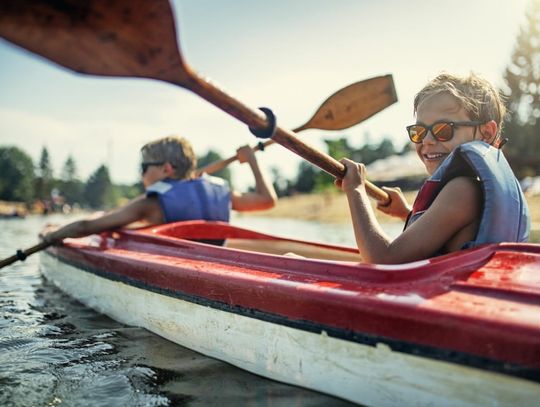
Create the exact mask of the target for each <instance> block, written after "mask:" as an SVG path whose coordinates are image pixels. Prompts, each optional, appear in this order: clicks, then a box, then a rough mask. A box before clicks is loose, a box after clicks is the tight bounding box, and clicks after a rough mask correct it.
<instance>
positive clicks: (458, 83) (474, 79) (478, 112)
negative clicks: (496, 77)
mask: <svg viewBox="0 0 540 407" xmlns="http://www.w3.org/2000/svg"><path fill="white" fill-rule="evenodd" d="M439 93H447V94H449V95H451V96H453V97H454V98H455V99H456V102H457V103H458V104H459V105H460V106H461V107H462V108H464V109H465V111H466V112H467V113H468V115H469V117H470V119H471V120H477V121H481V122H483V123H486V122H488V121H490V120H494V121H495V122H496V123H497V136H496V139H498V138H500V136H501V134H502V129H503V125H504V117H505V115H506V107H505V105H504V99H503V96H502V95H501V94H500V92H499V91H497V90H496V89H495V87H494V86H493V85H492V84H491V83H490V82H489V81H487V80H485V79H484V78H481V77H480V76H478V75H476V74H474V73H470V74H469V75H467V76H457V75H452V74H449V73H441V74H440V75H438V76H437V77H435V78H433V79H432V80H430V81H429V82H428V83H427V84H426V85H425V86H424V88H423V89H422V90H421V91H420V92H418V93H417V94H416V96H415V97H414V113H415V114H416V113H417V112H418V106H419V105H420V103H421V102H422V101H423V100H424V99H426V98H427V97H429V96H433V95H436V94H439Z"/></svg>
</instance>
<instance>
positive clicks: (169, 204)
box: [42, 136, 277, 243]
mask: <svg viewBox="0 0 540 407" xmlns="http://www.w3.org/2000/svg"><path fill="white" fill-rule="evenodd" d="M141 155H142V163H141V176H142V181H143V184H144V187H145V189H146V192H145V194H144V195H142V196H140V197H138V198H135V199H133V200H132V201H130V202H129V203H127V204H126V205H124V206H122V207H120V208H117V209H115V210H113V211H111V212H109V213H106V214H105V215H103V216H100V217H97V218H94V219H87V220H82V221H77V222H73V223H70V224H68V225H66V226H64V227H61V228H59V229H58V228H56V227H51V228H49V229H47V230H45V231H43V232H42V239H43V240H45V241H47V242H51V243H54V242H58V241H60V240H62V239H64V238H67V237H82V236H87V235H90V234H93V233H100V232H103V231H106V230H112V229H117V228H121V227H124V226H126V225H129V224H131V223H133V222H143V223H145V224H146V225H157V224H162V223H169V222H175V221H182V220H196V219H203V220H211V221H223V222H228V221H229V215H230V211H231V209H234V210H237V211H256V210H264V209H269V208H271V207H273V206H274V205H275V203H276V201H277V197H276V192H275V190H274V187H273V185H272V184H271V183H270V182H269V181H268V180H267V178H266V177H265V175H264V174H263V173H262V172H261V170H260V168H259V165H258V162H257V159H256V157H255V154H254V152H253V151H252V149H251V148H250V147H249V146H244V147H241V148H239V149H238V150H237V157H238V160H239V161H240V162H241V163H244V162H247V163H249V166H250V168H251V171H252V173H253V176H254V178H255V191H254V192H246V193H240V192H238V191H234V190H232V191H231V190H230V189H229V186H228V185H227V183H226V182H225V181H224V180H222V179H221V178H216V177H211V176H208V175H206V174H203V176H201V177H194V170H195V167H196V165H197V159H196V157H195V154H194V152H193V149H192V147H191V144H190V143H189V142H188V141H187V140H186V139H185V138H183V137H178V136H172V137H165V138H162V139H159V140H156V141H154V142H151V143H148V144H146V145H144V146H143V147H142V148H141Z"/></svg>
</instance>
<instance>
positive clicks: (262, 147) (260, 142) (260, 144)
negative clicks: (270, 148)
mask: <svg viewBox="0 0 540 407" xmlns="http://www.w3.org/2000/svg"><path fill="white" fill-rule="evenodd" d="M257 147H259V151H264V148H265V147H264V143H263V142H262V141H259V142H258V143H257Z"/></svg>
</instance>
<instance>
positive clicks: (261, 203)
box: [232, 146, 277, 211]
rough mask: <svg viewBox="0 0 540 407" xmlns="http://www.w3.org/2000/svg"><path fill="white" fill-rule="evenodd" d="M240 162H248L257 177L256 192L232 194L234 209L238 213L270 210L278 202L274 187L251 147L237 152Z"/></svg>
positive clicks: (235, 192)
mask: <svg viewBox="0 0 540 407" xmlns="http://www.w3.org/2000/svg"><path fill="white" fill-rule="evenodd" d="M237 156H238V161H240V162H241V163H244V162H248V163H249V166H250V167H251V171H252V172H253V176H254V177H255V192H246V193H240V192H237V191H233V192H232V208H233V209H234V210H237V211H257V210H264V209H270V208H272V207H274V206H275V204H276V202H277V195H276V191H275V190H274V186H273V185H272V183H271V182H270V181H268V179H267V178H266V176H265V174H263V172H262V171H261V169H260V168H259V163H258V162H257V157H256V156H255V153H254V152H253V150H252V149H251V147H249V146H244V147H241V148H239V149H238V151H237Z"/></svg>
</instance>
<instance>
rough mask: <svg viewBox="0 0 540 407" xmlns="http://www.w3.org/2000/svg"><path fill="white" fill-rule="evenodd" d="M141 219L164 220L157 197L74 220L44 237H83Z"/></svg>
mask: <svg viewBox="0 0 540 407" xmlns="http://www.w3.org/2000/svg"><path fill="white" fill-rule="evenodd" d="M139 220H147V221H148V222H149V223H151V224H158V223H162V222H163V216H162V215H161V207H160V205H159V201H158V199H157V198H155V197H150V198H147V197H145V196H140V197H138V198H135V199H134V200H132V201H131V202H129V203H128V204H126V205H125V206H122V207H120V208H117V209H115V210H113V211H111V212H108V213H106V214H105V215H102V216H99V217H97V218H94V219H85V220H80V221H76V222H72V223H69V224H67V225H65V226H63V227H61V228H60V229H57V230H55V231H53V232H49V233H46V234H45V235H44V236H42V239H43V240H44V241H46V242H51V243H55V242H59V241H60V240H62V239H65V238H67V237H82V236H87V235H91V234H94V233H100V232H103V231H106V230H113V229H118V228H120V227H123V226H126V225H128V224H130V223H132V222H136V221H139Z"/></svg>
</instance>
